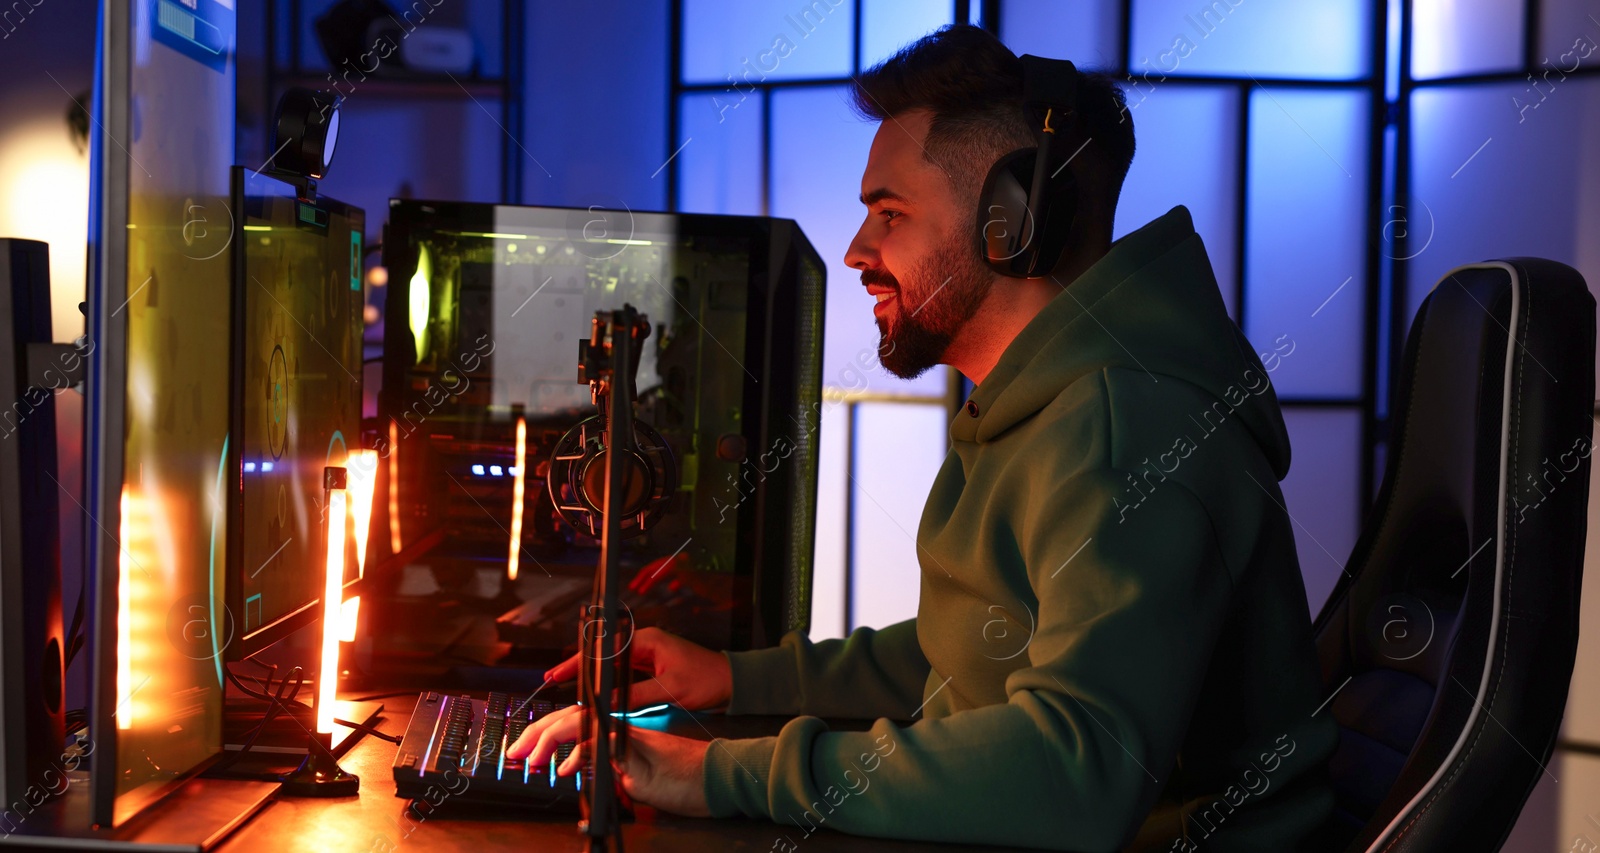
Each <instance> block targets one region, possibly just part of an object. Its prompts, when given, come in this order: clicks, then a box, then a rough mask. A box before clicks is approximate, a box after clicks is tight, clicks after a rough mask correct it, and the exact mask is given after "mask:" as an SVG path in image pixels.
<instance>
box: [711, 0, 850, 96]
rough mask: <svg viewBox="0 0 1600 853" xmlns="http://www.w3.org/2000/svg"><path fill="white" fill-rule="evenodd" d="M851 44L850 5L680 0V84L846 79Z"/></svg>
mask: <svg viewBox="0 0 1600 853" xmlns="http://www.w3.org/2000/svg"><path fill="white" fill-rule="evenodd" d="M854 36H855V4H854V3H852V2H849V0H817V2H815V3H812V4H810V5H806V4H804V3H796V2H794V0H684V3H683V81H684V82H685V83H715V84H717V85H724V84H726V85H729V86H732V85H734V83H736V82H737V84H738V85H739V86H741V87H744V86H747V85H754V84H756V83H760V82H762V81H764V80H796V79H806V78H808V77H845V76H848V75H849V74H850V55H851V51H852V49H853V47H854V45H853V44H852V39H853V38H854Z"/></svg>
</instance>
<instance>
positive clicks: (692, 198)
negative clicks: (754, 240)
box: [669, 92, 763, 216]
mask: <svg viewBox="0 0 1600 853" xmlns="http://www.w3.org/2000/svg"><path fill="white" fill-rule="evenodd" d="M680 109H681V112H680V114H679V116H680V118H681V121H680V124H681V126H682V130H681V133H682V134H683V140H679V141H677V142H674V143H673V144H674V145H681V146H683V149H682V150H681V151H679V152H678V156H677V159H676V162H675V163H673V164H672V166H670V167H669V168H676V169H677V170H678V210H680V211H682V212H684V213H728V214H737V215H742V216H760V215H761V156H762V150H763V149H762V145H761V93H759V92H755V93H751V94H748V95H747V94H744V93H743V92H738V93H735V94H733V95H728V94H726V93H723V92H718V93H715V94H708V95H684V96H683V100H682V101H681V103H680ZM684 140H688V141H684Z"/></svg>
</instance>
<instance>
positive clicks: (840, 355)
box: [771, 86, 945, 394]
mask: <svg viewBox="0 0 1600 853" xmlns="http://www.w3.org/2000/svg"><path fill="white" fill-rule="evenodd" d="M843 94H844V87H842V86H828V87H818V88H797V89H783V90H780V91H775V92H773V93H772V147H771V157H772V215H773V216H782V217H785V218H789V219H794V220H795V221H797V222H799V223H800V227H801V228H802V229H803V230H804V231H805V233H806V236H807V237H809V238H810V239H811V244H812V245H813V246H815V247H816V248H817V252H818V253H819V254H821V255H822V258H823V260H825V261H827V262H828V306H827V315H826V317H827V319H826V320H825V321H824V324H825V328H826V329H827V330H828V333H827V335H825V336H824V342H823V350H822V381H823V384H824V385H826V386H831V387H836V388H841V387H842V388H847V389H851V390H858V391H864V390H875V391H892V392H896V393H901V394H943V393H944V381H945V380H944V371H945V368H944V367H942V366H941V367H935V368H934V369H932V370H930V371H928V372H927V373H924V374H923V375H921V376H919V377H917V378H916V379H914V380H911V381H909V382H908V381H906V380H902V379H899V378H897V377H895V376H893V375H892V374H890V373H889V372H888V371H885V370H883V369H882V368H881V367H880V366H879V365H878V356H877V353H878V326H877V323H876V322H875V321H874V320H873V319H872V305H873V301H874V300H873V299H872V297H870V296H867V292H866V290H865V288H863V287H862V286H861V275H860V273H859V272H858V271H856V270H853V269H851V268H850V267H847V266H845V265H844V253H845V250H846V249H848V248H849V246H850V240H851V239H853V238H854V237H855V234H856V229H857V228H859V227H860V225H861V221H862V218H863V217H864V216H865V210H866V209H865V208H863V207H862V206H861V202H860V201H859V200H858V196H859V195H860V192H861V170H862V169H863V168H865V167H866V164H867V149H868V148H870V147H871V145H872V136H873V134H874V133H876V132H877V125H876V124H874V123H872V122H866V121H862V120H861V119H859V118H857V117H856V115H855V114H854V113H853V112H851V111H850V108H849V107H848V106H847V105H846V104H845V102H844V100H843Z"/></svg>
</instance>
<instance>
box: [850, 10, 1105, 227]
mask: <svg viewBox="0 0 1600 853" xmlns="http://www.w3.org/2000/svg"><path fill="white" fill-rule="evenodd" d="M1080 74H1081V75H1082V77H1083V82H1082V88H1081V89H1080V90H1079V96H1078V112H1079V114H1080V116H1081V118H1082V121H1083V123H1084V126H1083V130H1084V132H1085V133H1086V134H1087V135H1088V136H1089V138H1090V139H1091V140H1092V141H1091V142H1090V144H1089V146H1088V148H1087V149H1086V150H1085V153H1086V154H1090V155H1091V158H1092V159H1098V160H1099V161H1100V162H1102V163H1103V164H1104V166H1105V168H1106V169H1107V170H1108V171H1109V176H1110V177H1111V180H1110V181H1109V182H1107V184H1108V185H1107V186H1106V187H1105V193H1106V195H1104V196H1102V198H1101V199H1100V201H1103V202H1104V204H1105V212H1106V217H1107V219H1108V221H1107V222H1106V223H1105V224H1106V225H1107V227H1109V226H1110V222H1109V218H1110V216H1111V213H1112V212H1113V211H1114V210H1115V209H1116V200H1117V196H1118V194H1120V192H1121V190H1122V181H1123V178H1125V177H1126V176H1127V174H1128V167H1129V166H1130V165H1131V164H1132V163H1133V147H1134V141H1133V118H1132V116H1131V115H1130V114H1129V112H1128V109H1127V105H1126V104H1127V102H1126V100H1125V99H1124V97H1123V94H1122V90H1121V89H1119V88H1118V87H1117V85H1116V83H1115V82H1114V81H1113V79H1112V78H1111V77H1110V76H1109V75H1107V74H1103V73H1100V72H1095V71H1080ZM851 99H852V105H853V106H854V107H855V110H856V112H857V113H859V114H860V115H861V116H862V117H863V118H867V119H871V120H874V121H884V120H886V119H890V118H893V117H894V116H898V115H900V114H902V113H905V112H907V111H909V110H914V109H919V108H920V109H927V110H930V111H931V112H932V113H933V120H932V122H931V124H930V126H929V128H928V137H927V140H926V142H925V144H924V146H923V152H924V154H925V156H926V157H927V160H928V162H930V163H932V164H933V165H935V166H938V167H939V168H940V169H942V170H943V171H944V172H945V174H947V175H949V176H950V179H951V181H952V183H953V184H954V186H955V189H956V191H957V193H958V194H960V195H964V196H966V197H970V198H973V199H976V198H977V195H978V191H979V190H980V189H981V188H982V182H983V179H984V176H986V175H987V174H988V172H989V167H990V166H991V165H992V164H993V163H994V161H996V160H998V159H999V158H1000V157H1001V156H1002V155H1004V154H1007V153H1009V152H1011V151H1015V150H1016V149H1018V148H1025V147H1028V146H1032V145H1034V144H1036V142H1035V139H1034V134H1033V131H1032V129H1031V128H1030V127H1029V123H1028V120H1027V118H1026V115H1025V114H1024V112H1023V109H1022V60H1020V59H1018V58H1017V55H1016V54H1014V53H1012V52H1011V49H1010V48H1008V47H1006V46H1005V45H1004V44H1001V43H1000V40H999V39H997V38H995V37H994V36H993V35H991V34H990V33H988V32H987V31H985V30H983V29H980V28H978V27H974V26H970V25H967V24H954V25H949V26H944V27H940V28H939V29H937V30H935V31H934V32H932V33H929V34H928V35H926V36H923V37H922V38H920V39H918V40H917V41H915V42H912V43H911V44H909V45H906V46H905V47H903V48H901V49H900V51H899V52H898V53H896V54H895V55H894V56H891V57H889V58H888V59H885V60H884V61H883V62H880V63H878V64H877V65H875V66H873V67H872V68H870V69H868V70H867V71H865V72H863V73H862V74H861V75H860V76H858V77H857V78H856V80H855V84H854V86H853V87H852V91H851Z"/></svg>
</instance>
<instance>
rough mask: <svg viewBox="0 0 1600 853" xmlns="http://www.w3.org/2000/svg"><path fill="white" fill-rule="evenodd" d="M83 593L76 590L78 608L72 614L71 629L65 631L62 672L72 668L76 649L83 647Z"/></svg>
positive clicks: (76, 653) (76, 652)
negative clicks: (65, 642)
mask: <svg viewBox="0 0 1600 853" xmlns="http://www.w3.org/2000/svg"><path fill="white" fill-rule="evenodd" d="M83 593H84V591H83V590H82V589H79V590H78V606H77V608H75V609H74V610H73V613H72V627H71V628H69V629H67V649H66V656H65V657H64V658H63V659H62V663H61V669H62V671H63V672H65V671H66V669H67V667H69V666H72V659H73V658H75V657H77V656H78V649H80V648H82V647H83V640H84V636H83V634H82V629H83Z"/></svg>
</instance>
